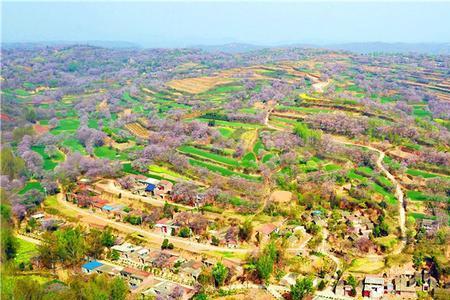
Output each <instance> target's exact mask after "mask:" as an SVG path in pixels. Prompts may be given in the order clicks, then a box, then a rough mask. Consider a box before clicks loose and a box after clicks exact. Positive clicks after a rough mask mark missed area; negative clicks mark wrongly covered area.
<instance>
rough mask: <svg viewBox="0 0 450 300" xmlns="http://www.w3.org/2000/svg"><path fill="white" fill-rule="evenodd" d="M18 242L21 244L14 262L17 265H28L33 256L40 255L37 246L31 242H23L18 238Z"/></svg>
mask: <svg viewBox="0 0 450 300" xmlns="http://www.w3.org/2000/svg"><path fill="white" fill-rule="evenodd" d="M17 241H18V243H19V247H18V249H17V255H16V258H15V259H14V260H15V262H16V263H17V264H20V263H22V262H23V263H25V264H27V263H29V262H30V259H31V258H32V257H33V256H35V255H37V254H38V252H37V248H36V245H35V244H33V243H31V242H28V241H25V240H22V239H21V238H18V239H17Z"/></svg>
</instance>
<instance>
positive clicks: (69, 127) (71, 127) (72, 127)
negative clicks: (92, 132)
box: [50, 118, 80, 135]
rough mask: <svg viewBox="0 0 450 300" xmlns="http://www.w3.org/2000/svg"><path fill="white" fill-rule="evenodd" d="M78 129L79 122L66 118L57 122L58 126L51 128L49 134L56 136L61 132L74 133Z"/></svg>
mask: <svg viewBox="0 0 450 300" xmlns="http://www.w3.org/2000/svg"><path fill="white" fill-rule="evenodd" d="M78 127H80V120H78V119H74V118H67V119H61V120H59V123H58V126H56V127H55V128H53V129H52V130H51V131H50V132H51V133H52V134H55V135H58V134H60V133H63V132H75V131H77V130H78Z"/></svg>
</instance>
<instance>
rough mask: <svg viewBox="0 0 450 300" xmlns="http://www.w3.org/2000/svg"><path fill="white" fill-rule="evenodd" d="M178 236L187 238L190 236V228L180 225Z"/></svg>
mask: <svg viewBox="0 0 450 300" xmlns="http://www.w3.org/2000/svg"><path fill="white" fill-rule="evenodd" d="M178 236H179V237H182V238H187V237H190V236H191V229H190V228H189V227H186V226H184V227H181V229H180V232H179V233H178Z"/></svg>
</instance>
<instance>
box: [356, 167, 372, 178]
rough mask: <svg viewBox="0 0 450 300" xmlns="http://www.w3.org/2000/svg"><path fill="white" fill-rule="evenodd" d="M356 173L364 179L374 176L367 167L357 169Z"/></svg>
mask: <svg viewBox="0 0 450 300" xmlns="http://www.w3.org/2000/svg"><path fill="white" fill-rule="evenodd" d="M356 171H357V172H358V174H361V175H363V176H365V177H371V176H372V175H373V174H374V173H373V169H372V168H369V167H358V168H357V169H356Z"/></svg>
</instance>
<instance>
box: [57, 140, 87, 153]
mask: <svg viewBox="0 0 450 300" xmlns="http://www.w3.org/2000/svg"><path fill="white" fill-rule="evenodd" d="M62 145H63V146H65V147H67V148H69V149H70V150H71V151H72V152H79V153H81V154H86V149H84V146H83V145H81V144H80V142H79V141H78V140H77V139H74V138H72V139H66V140H65V141H64V142H63V143H62Z"/></svg>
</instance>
